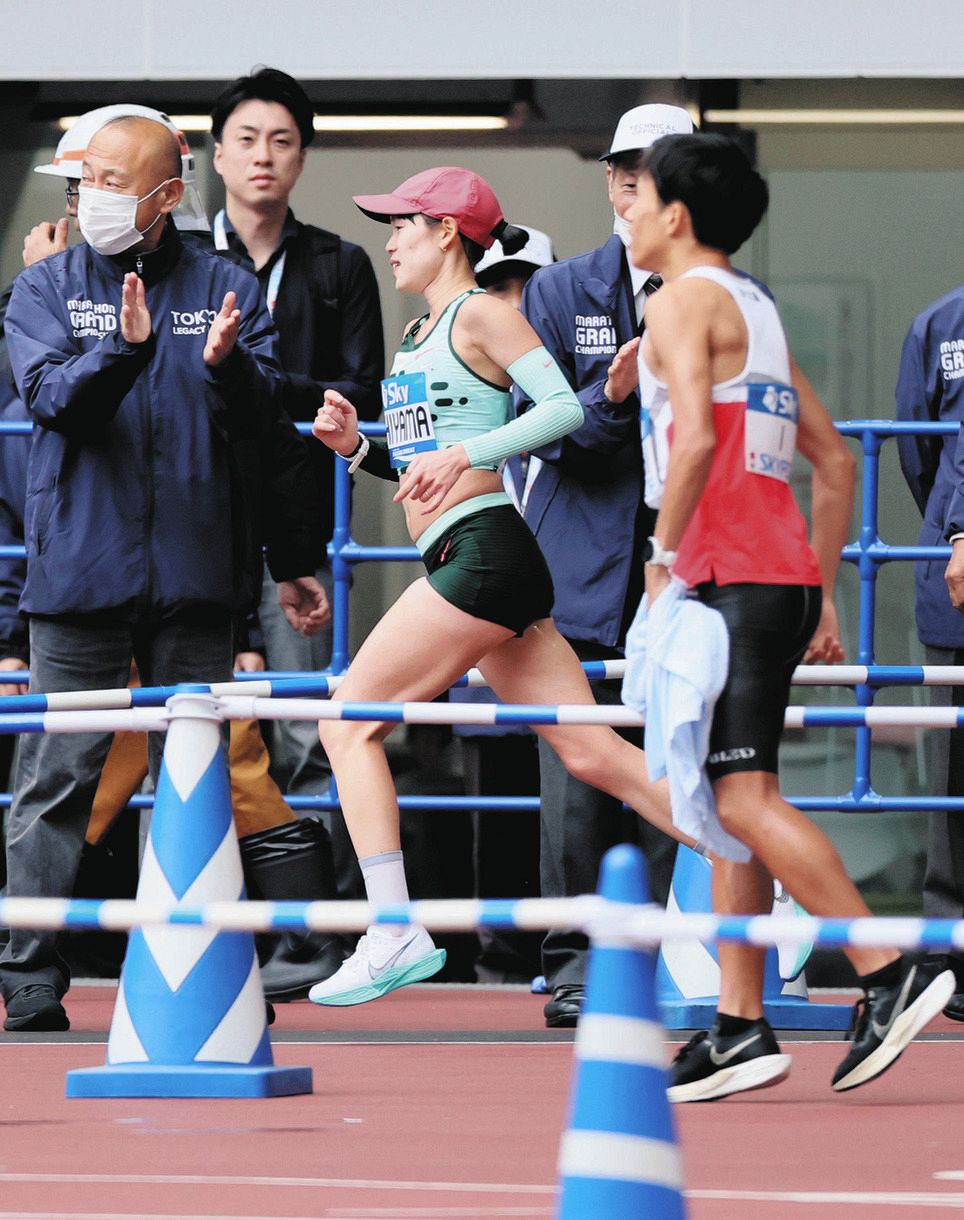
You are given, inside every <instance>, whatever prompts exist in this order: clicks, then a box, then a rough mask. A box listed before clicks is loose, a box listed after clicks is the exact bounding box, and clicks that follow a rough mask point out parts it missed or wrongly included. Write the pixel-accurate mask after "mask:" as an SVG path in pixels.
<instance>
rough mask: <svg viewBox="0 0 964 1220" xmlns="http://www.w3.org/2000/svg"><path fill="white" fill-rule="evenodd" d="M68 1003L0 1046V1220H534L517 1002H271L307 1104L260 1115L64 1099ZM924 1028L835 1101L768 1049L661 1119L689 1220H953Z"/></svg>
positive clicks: (548, 1082)
mask: <svg viewBox="0 0 964 1220" xmlns="http://www.w3.org/2000/svg"><path fill="white" fill-rule="evenodd" d="M68 1006H69V1011H70V1015H71V1018H72V1022H73V1033H72V1034H71V1035H68V1037H70V1038H77V1037H80V1038H81V1039H82V1033H81V1032H80V1031H84V1030H88V1031H92V1038H91V1040H89V1041H87V1040H82V1041H80V1042H78V1041H71V1042H63V1041H54V1040H53V1039H54V1036H48V1037H47V1040H41V1039H44V1037H45V1036H43V1035H36V1038H37V1039H38V1040H37V1041H33V1042H31V1043H24V1042H10V1041H7V1042H3V1041H2V1040H0V1081H2V1092H0V1220H12V1218H13V1217H31V1218H32V1220H37V1218H38V1217H56V1220H75V1218H78V1217H84V1218H86V1220H93V1218H95V1217H96V1218H98V1220H106V1218H108V1217H109V1218H111V1220H113V1218H115V1217H124V1218H125V1220H127V1218H132V1217H138V1218H141V1217H155V1218H157V1217H236V1218H239V1220H240V1218H244V1220H252V1218H254V1217H272V1218H277V1217H299V1218H300V1217H324V1218H325V1220H333V1218H336V1217H343V1218H345V1220H348V1218H351V1220H362V1218H365V1217H367V1218H369V1220H376V1218H378V1220H387V1218H390V1217H405V1218H408V1220H411V1218H415V1217H419V1218H423V1220H429V1218H431V1220H444V1218H446V1217H452V1218H453V1220H454V1218H456V1217H497V1216H516V1217H523V1216H530V1217H548V1216H551V1214H552V1208H553V1200H554V1182H555V1161H556V1154H557V1148H558V1143H559V1137H560V1134H561V1132H562V1130H563V1127H564V1125H565V1113H566V1106H567V1097H568V1091H569V1080H570V1073H571V1059H572V1050H571V1046H570V1045H569V1044H568V1043H567V1042H564V1041H561V1040H560V1038H559V1037H558V1035H555V1036H549V1040H546V1041H539V1042H535V1043H532V1042H528V1043H527V1042H523V1041H520V1040H518V1038H519V1037H521V1036H528V1037H531V1035H532V1034H533V1033H538V1031H540V1030H541V1024H542V1022H541V1001H540V1000H538V999H537V998H535V997H531V996H529V995H527V994H525V993H523V992H519V991H488V990H481V989H473V988H445V987H420V988H409V989H407V990H406V991H403V992H400V993H398V994H397V995H395V996H392V997H389V998H388V999H386V1000H383V1001H380V1002H379V1003H377V1004H373V1005H368V1006H366V1007H364V1008H358V1009H348V1010H334V1009H319V1008H314V1007H311V1006H309V1005H307V1004H298V1005H289V1006H287V1007H284V1008H279V1020H278V1024H277V1025H276V1026H275V1027H274V1032H276V1033H277V1035H278V1037H277V1038H276V1041H275V1059H276V1061H277V1062H278V1063H281V1064H310V1065H311V1066H312V1067H313V1069H314V1074H315V1092H314V1094H313V1095H312V1096H309V1097H293V1098H278V1099H274V1100H260V1101H248V1100H243V1101H193V1100H120V1101H85V1100H74V1101H67V1100H65V1099H64V1095H63V1094H64V1075H65V1072H66V1071H67V1070H68V1069H69V1068H72V1067H82V1066H88V1065H94V1064H99V1063H102V1062H103V1060H104V1045H103V1031H104V1030H105V1029H106V1028H107V1027H108V1025H109V1022H110V1015H111V1011H112V1006H113V992H111V991H108V990H107V989H100V988H98V989H87V988H76V989H75V990H74V991H73V992H71V994H70V996H69V997H68ZM935 1030H936V1031H937V1032H945V1033H946V1034H947V1035H948V1040H938V1041H925V1042H921V1043H920V1044H917V1045H915V1046H913V1047H911V1048H910V1049H909V1050H908V1052H907V1053H906V1055H905V1056H904V1058H903V1059H902V1061H901V1062H900V1063H899V1064H898V1065H897V1067H895V1068H894V1070H893V1071H892V1072H891V1073H889V1074H888V1075H886V1076H884V1077H883V1078H881V1080H879V1081H877V1082H875V1083H873V1084H870V1085H868V1086H866V1087H865V1088H863V1089H859V1090H856V1091H855V1092H853V1093H851V1094H847V1095H844V1096H841V1097H837V1096H835V1095H834V1094H832V1093H831V1092H830V1089H829V1079H830V1075H831V1072H832V1070H833V1067H834V1065H835V1064H836V1062H837V1060H838V1059H839V1058H840V1055H841V1047H840V1046H839V1044H835V1043H816V1044H811V1043H806V1044H788V1045H787V1049H788V1050H790V1051H791V1052H792V1053H793V1055H794V1070H793V1074H792V1075H791V1077H790V1079H789V1080H788V1081H787V1082H786V1083H785V1084H783V1085H780V1086H779V1087H778V1088H775V1089H772V1090H769V1091H763V1092H760V1093H757V1094H751V1095H749V1096H748V1097H746V1098H745V1099H744V1100H736V1099H732V1098H731V1099H729V1100H727V1101H724V1102H720V1103H716V1104H710V1105H703V1106H688V1107H679V1108H677V1109H676V1110H675V1111H674V1113H675V1115H676V1118H677V1123H678V1128H679V1135H680V1142H681V1145H682V1149H683V1157H684V1163H685V1170H686V1187H687V1196H688V1212H689V1215H690V1217H691V1218H692V1220H731V1218H734V1220H735V1218H737V1217H739V1218H741V1220H742V1218H744V1217H745V1218H748V1220H757V1218H759V1220H764V1218H766V1220H769V1218H770V1217H784V1216H789V1217H794V1218H796V1217H800V1220H810V1218H811V1217H812V1218H814V1220H815V1218H817V1217H820V1218H821V1220H836V1217H841V1216H847V1217H849V1218H850V1220H860V1218H861V1217H863V1216H867V1217H870V1216H874V1217H875V1218H876V1216H877V1215H878V1214H879V1215H882V1216H883V1217H885V1218H888V1217H891V1216H893V1217H917V1216H920V1217H925V1216H927V1217H932V1216H935V1215H941V1214H947V1213H948V1212H951V1211H961V1212H964V1148H962V1147H961V1138H960V1137H961V1133H962V1132H964V1073H962V1072H961V1070H960V1069H961V1060H962V1053H964V1048H962V1046H961V1045H960V1043H959V1042H958V1041H956V1040H952V1039H953V1035H954V1034H956V1033H957V1032H958V1031H960V1032H964V1030H962V1027H960V1026H957V1027H955V1026H953V1025H952V1024H951V1023H950V1022H941V1023H938V1025H937V1026H935ZM300 1031H303V1035H302V1034H301V1033H300ZM425 1031H433V1033H432V1034H431V1037H432V1038H433V1041H431V1042H428V1043H426V1042H424V1041H421V1042H415V1043H413V1042H404V1043H399V1042H397V1041H392V1042H391V1043H390V1042H389V1041H388V1040H389V1039H396V1038H399V1037H406V1036H409V1037H410V1036H418V1035H419V1034H420V1033H422V1034H424V1032H425ZM474 1031H480V1037H477V1038H476V1037H473V1032H474ZM493 1031H496V1034H495V1036H497V1037H498V1038H499V1039H500V1040H499V1041H495V1042H493V1041H491V1038H492V1037H493ZM517 1031H519V1032H517ZM483 1032H484V1036H485V1037H486V1038H488V1039H490V1040H489V1041H482V1040H481V1035H482V1033H483ZM353 1035H357V1036H358V1039H360V1041H352V1040H351V1038H352V1036H353ZM514 1035H516V1036H515V1037H514ZM301 1036H303V1037H304V1038H305V1039H306V1041H301V1040H300V1037H301ZM325 1038H337V1039H338V1040H339V1041H338V1042H333V1041H324V1040H319V1039H325ZM295 1039H298V1040H297V1041H294V1040H295ZM346 1039H348V1040H347V1041H346ZM362 1039H364V1041H361V1040H362ZM641 1100H642V1099H641ZM954 1171H961V1176H960V1177H959V1178H957V1179H955V1178H940V1177H935V1175H936V1174H941V1173H944V1174H947V1173H953V1172H954ZM586 1220H606V1218H605V1217H586Z"/></svg>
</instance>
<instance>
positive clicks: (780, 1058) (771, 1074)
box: [666, 1018, 792, 1101]
mask: <svg viewBox="0 0 964 1220" xmlns="http://www.w3.org/2000/svg"><path fill="white" fill-rule="evenodd" d="M791 1062H792V1060H791V1058H790V1056H789V1055H783V1054H781V1053H780V1047H779V1045H778V1043H777V1040H776V1038H775V1037H774V1036H773V1030H772V1029H771V1028H770V1026H769V1024H768V1023H767V1022H766V1021H765V1020H763V1019H762V1018H761V1019H760V1020H759V1021H754V1022H753V1024H752V1025H751V1026H750V1027H749V1029H746V1030H744V1031H743V1033H740V1034H735V1035H734V1036H733V1037H731V1038H724V1037H723V1035H722V1034H721V1033H720V1032H719V1030H718V1029H717V1028H716V1026H715V1025H714V1026H713V1028H712V1029H704V1030H701V1031H700V1032H699V1033H698V1034H694V1035H693V1037H692V1038H690V1040H689V1042H687V1044H686V1045H685V1046H684V1047H683V1048H682V1049H681V1050H680V1051H678V1052H677V1055H676V1058H675V1059H674V1060H673V1066H672V1068H671V1069H670V1076H671V1083H670V1086H669V1088H668V1089H667V1090H666V1095H667V1096H668V1097H669V1099H670V1101H713V1099H714V1098H716V1097H726V1096H727V1094H729V1093H746V1092H749V1090H750V1089H765V1088H768V1087H769V1086H770V1085H772V1084H779V1083H780V1081H781V1080H785V1079H786V1078H787V1075H788V1074H789V1072H790V1064H791Z"/></svg>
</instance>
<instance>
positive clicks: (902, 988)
mask: <svg viewBox="0 0 964 1220" xmlns="http://www.w3.org/2000/svg"><path fill="white" fill-rule="evenodd" d="M901 966H902V969H901V973H900V978H899V979H898V981H897V982H896V983H894V984H893V986H890V987H871V988H870V990H869V991H868V992H867V994H866V995H865V996H864V997H863V999H861V1000H858V1001H857V1003H856V1004H855V1005H854V1020H853V1028H854V1037H853V1045H852V1046H851V1048H850V1053H849V1054H848V1055H847V1057H846V1058H845V1059H844V1061H843V1063H841V1065H840V1067H838V1068H837V1070H836V1072H835V1073H834V1077H833V1087H834V1088H835V1089H836V1090H837V1092H838V1093H842V1092H843V1091H844V1090H845V1089H855V1088H856V1087H857V1085H859V1084H866V1083H867V1081H868V1080H873V1079H874V1077H875V1076H879V1075H880V1074H881V1072H884V1071H886V1069H887V1068H889V1067H890V1065H891V1064H892V1063H893V1062H894V1060H895V1059H897V1057H898V1056H899V1055H900V1054H901V1053H902V1052H903V1051H904V1050H905V1048H906V1047H907V1046H908V1044H909V1043H910V1042H911V1041H912V1040H913V1038H914V1037H915V1036H916V1035H917V1034H918V1033H920V1031H921V1030H922V1029H923V1028H924V1026H925V1025H926V1024H927V1023H928V1022H929V1021H931V1020H933V1018H934V1017H936V1016H937V1014H938V1013H939V1012H940V1011H941V1009H942V1008H943V1007H944V1005H945V1004H947V1003H948V1001H949V1000H950V998H951V996H952V995H953V994H954V989H955V988H956V986H957V984H956V982H955V980H954V971H953V970H946V969H945V968H944V967H943V965H942V963H940V962H939V961H937V962H935V961H926V962H912V961H909V960H907V959H906V958H902V959H901Z"/></svg>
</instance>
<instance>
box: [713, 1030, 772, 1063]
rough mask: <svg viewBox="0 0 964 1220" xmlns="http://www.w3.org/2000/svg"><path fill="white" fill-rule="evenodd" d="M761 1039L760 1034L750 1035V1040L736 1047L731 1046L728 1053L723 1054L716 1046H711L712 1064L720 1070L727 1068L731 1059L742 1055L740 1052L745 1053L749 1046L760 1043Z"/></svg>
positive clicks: (739, 1043)
mask: <svg viewBox="0 0 964 1220" xmlns="http://www.w3.org/2000/svg"><path fill="white" fill-rule="evenodd" d="M759 1039H760V1035H759V1034H750V1036H749V1038H746V1039H744V1041H743V1042H738V1043H737V1044H736V1046H731V1047H730V1049H729V1050H728V1051H722V1052H721V1051H718V1050H717V1049H716V1047H715V1046H711V1047H710V1062H711V1063H713V1064H715V1066H716V1067H718V1068H721V1067H725V1065H726V1064H728V1063H729V1062H730V1060H731V1059H734V1058H735V1057H736V1056H737V1055H738V1054H739V1053H740V1051H745V1050H746V1048H747V1047H748V1046H752V1045H753V1043H754V1042H758V1041H759Z"/></svg>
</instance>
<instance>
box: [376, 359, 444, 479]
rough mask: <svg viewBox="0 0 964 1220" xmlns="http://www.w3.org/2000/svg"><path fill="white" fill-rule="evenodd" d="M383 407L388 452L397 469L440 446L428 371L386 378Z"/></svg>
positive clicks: (384, 381)
mask: <svg viewBox="0 0 964 1220" xmlns="http://www.w3.org/2000/svg"><path fill="white" fill-rule="evenodd" d="M382 409H383V411H384V414H385V427H386V429H387V436H388V453H389V456H390V457H391V460H392V466H393V467H394V469H396V470H399V469H401V468H402V467H403V466H407V465H408V464H409V463H410V462H411V460H412V458H413V457H415V455H416V454H418V453H426V452H428V451H429V450H430V449H437V448H438V441H437V440H436V439H435V425H434V424H433V422H432V412H431V411H430V410H429V406H428V395H427V394H426V391H425V374H424V373H403V374H400V375H398V376H396V377H385V378H384V379H383V381H382Z"/></svg>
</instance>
